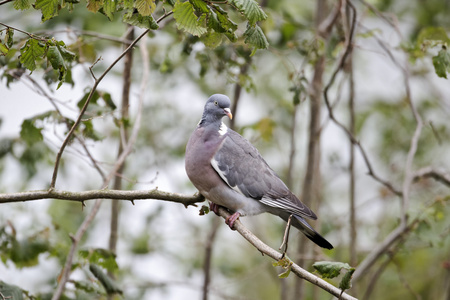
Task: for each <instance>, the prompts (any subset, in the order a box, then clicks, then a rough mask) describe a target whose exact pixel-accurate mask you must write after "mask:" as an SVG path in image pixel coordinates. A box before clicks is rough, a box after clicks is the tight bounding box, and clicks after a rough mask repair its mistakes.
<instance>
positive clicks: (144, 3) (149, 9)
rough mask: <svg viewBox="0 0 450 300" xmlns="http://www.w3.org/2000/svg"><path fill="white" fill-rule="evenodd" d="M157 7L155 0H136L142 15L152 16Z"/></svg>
mask: <svg viewBox="0 0 450 300" xmlns="http://www.w3.org/2000/svg"><path fill="white" fill-rule="evenodd" d="M155 7H156V6H155V0H136V8H137V10H138V12H139V14H140V15H142V16H150V15H151V14H152V13H153V12H154V11H155Z"/></svg>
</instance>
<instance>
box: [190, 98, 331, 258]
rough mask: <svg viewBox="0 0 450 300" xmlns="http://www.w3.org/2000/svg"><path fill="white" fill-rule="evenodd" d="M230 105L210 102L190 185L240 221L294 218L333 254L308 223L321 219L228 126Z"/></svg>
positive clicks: (194, 150) (193, 150)
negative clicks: (260, 216) (267, 215)
mask: <svg viewBox="0 0 450 300" xmlns="http://www.w3.org/2000/svg"><path fill="white" fill-rule="evenodd" d="M230 105H231V102H230V99H229V98H228V97H227V96H225V95H220V94H215V95H212V96H211V97H210V98H209V99H208V101H207V102H206V104H205V109H204V111H203V116H202V119H201V120H200V123H199V124H198V126H197V128H196V129H195V131H194V132H193V133H192V135H191V137H190V139H189V141H188V144H187V146H186V157H185V167H186V173H187V175H188V177H189V179H190V180H191V181H192V183H193V184H194V186H195V187H196V188H197V189H198V190H199V191H200V193H201V194H202V195H203V196H205V198H207V199H208V200H210V201H212V202H213V203H215V204H217V205H220V206H224V207H226V208H228V209H229V210H231V211H233V212H234V213H235V215H234V216H235V218H237V217H239V215H241V216H246V215H256V214H260V213H263V212H269V213H272V214H274V215H278V216H280V217H281V218H282V219H284V220H285V221H287V220H288V219H289V216H290V215H293V216H294V217H293V218H292V220H291V224H292V225H293V226H294V227H296V228H297V229H299V230H300V231H301V232H303V233H304V234H305V235H306V236H307V237H308V238H309V239H310V240H312V241H313V242H314V243H316V244H317V245H319V246H321V247H323V248H327V249H332V248H333V246H332V245H331V244H330V243H329V242H328V241H327V240H325V239H324V238H323V237H322V236H321V235H320V234H319V233H317V232H316V231H315V230H314V229H313V228H312V227H311V226H310V225H309V224H308V223H307V222H306V221H305V220H304V218H309V219H313V220H315V219H317V216H316V215H315V214H314V212H313V211H312V210H311V209H309V208H308V207H307V206H306V205H304V204H303V203H302V202H301V201H300V200H299V199H298V198H297V197H296V196H295V195H294V194H292V192H291V191H290V190H289V189H288V187H287V186H286V185H285V184H284V182H283V181H282V180H281V179H280V178H279V177H278V175H277V174H276V173H275V172H274V171H273V170H272V169H271V168H270V167H269V165H268V164H267V163H266V161H265V160H264V159H263V158H262V156H261V155H260V154H259V152H258V150H257V149H256V148H255V147H253V145H252V144H250V142H249V141H247V140H246V139H244V138H243V137H242V136H241V135H239V134H238V133H237V132H235V131H233V130H231V129H228V128H227V127H226V126H225V124H224V123H222V121H221V120H222V118H223V117H224V116H226V115H228V116H229V117H230V118H231V117H232V116H231V113H230ZM233 222H234V220H233V221H232V222H231V225H230V227H232V224H233Z"/></svg>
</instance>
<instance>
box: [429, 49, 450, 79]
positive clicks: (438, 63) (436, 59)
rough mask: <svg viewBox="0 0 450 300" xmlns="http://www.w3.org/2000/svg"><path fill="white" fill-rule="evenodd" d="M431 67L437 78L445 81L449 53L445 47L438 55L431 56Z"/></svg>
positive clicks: (449, 65) (448, 65)
mask: <svg viewBox="0 0 450 300" xmlns="http://www.w3.org/2000/svg"><path fill="white" fill-rule="evenodd" d="M433 66H434V70H435V72H436V74H437V76H439V77H442V78H445V79H447V72H450V53H449V51H448V50H447V48H446V47H442V49H441V50H440V51H439V53H438V55H436V56H433Z"/></svg>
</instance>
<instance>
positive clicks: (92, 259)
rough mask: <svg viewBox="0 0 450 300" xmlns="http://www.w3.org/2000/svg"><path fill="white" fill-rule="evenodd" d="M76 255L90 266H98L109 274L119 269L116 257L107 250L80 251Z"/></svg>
mask: <svg viewBox="0 0 450 300" xmlns="http://www.w3.org/2000/svg"><path fill="white" fill-rule="evenodd" d="M78 253H79V255H80V256H81V257H82V258H85V259H87V260H88V261H89V263H90V264H95V265H99V266H101V267H102V268H105V269H106V270H108V271H110V272H112V271H115V270H118V269H119V267H118V266H117V263H116V255H115V254H114V253H113V252H111V251H109V250H106V249H102V248H95V249H86V250H80V251H79V252H78Z"/></svg>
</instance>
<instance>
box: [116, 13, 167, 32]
mask: <svg viewBox="0 0 450 300" xmlns="http://www.w3.org/2000/svg"><path fill="white" fill-rule="evenodd" d="M123 21H124V22H125V23H128V24H130V25H133V26H137V27H139V28H147V29H152V30H156V29H158V28H159V25H158V23H156V21H155V19H153V17H152V16H147V17H143V16H141V15H139V14H125V15H124V16H123Z"/></svg>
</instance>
